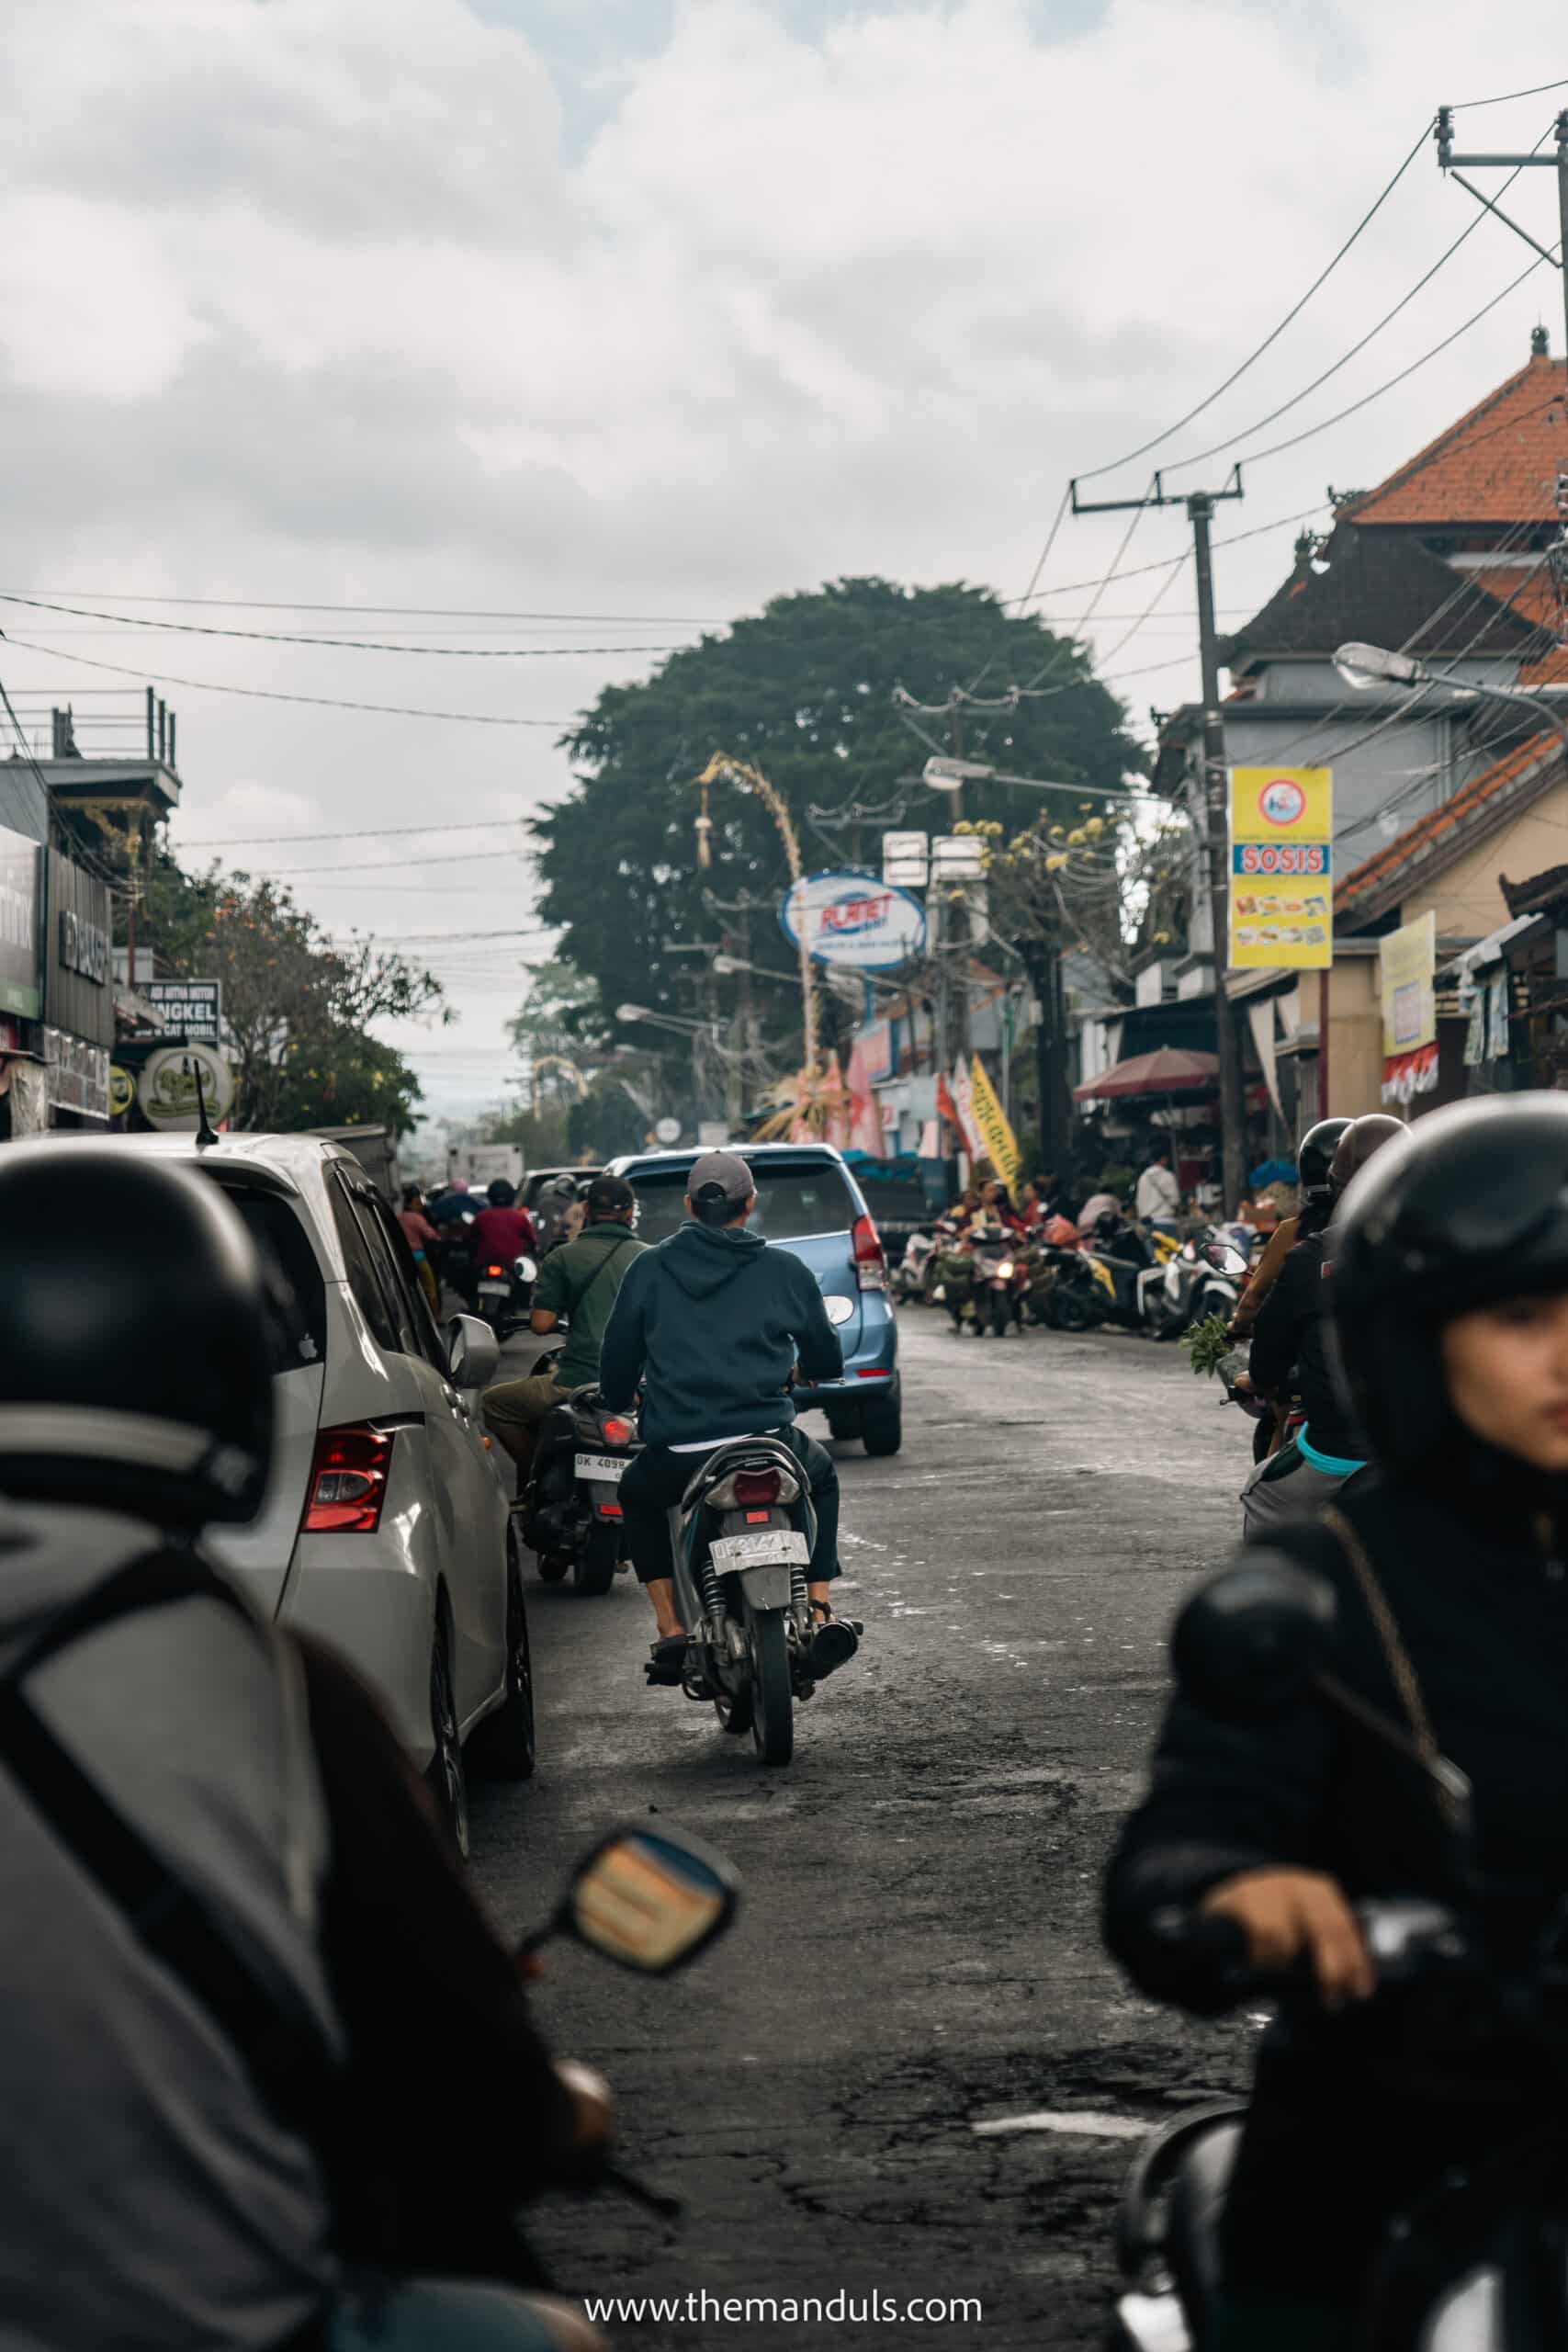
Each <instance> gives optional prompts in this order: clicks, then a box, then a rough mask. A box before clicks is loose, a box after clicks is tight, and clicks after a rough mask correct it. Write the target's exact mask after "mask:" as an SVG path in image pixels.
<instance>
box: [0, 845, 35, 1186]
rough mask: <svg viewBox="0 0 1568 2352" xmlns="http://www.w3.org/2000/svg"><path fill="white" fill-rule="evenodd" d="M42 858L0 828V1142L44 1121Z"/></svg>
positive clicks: (33, 1129) (32, 849) (31, 846)
mask: <svg viewBox="0 0 1568 2352" xmlns="http://www.w3.org/2000/svg"><path fill="white" fill-rule="evenodd" d="M43 858H44V853H43V851H42V850H41V849H40V848H39V844H38V842H35V841H30V840H29V839H28V836H27V834H25V833H14V832H11V831H8V830H6V829H5V828H3V827H0V1142H3V1141H5V1140H6V1138H7V1137H8V1136H13V1135H28V1134H31V1133H33V1132H34V1131H36V1130H37V1129H39V1128H41V1127H42V1126H43V1125H45V1122H46V1108H45V1101H44V1084H43V1075H44V1071H43V1035H42V1030H41V1026H40V1016H41V1014H42V1012H43V986H44V974H43V906H42V899H43Z"/></svg>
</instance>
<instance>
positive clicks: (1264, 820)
mask: <svg viewBox="0 0 1568 2352" xmlns="http://www.w3.org/2000/svg"><path fill="white" fill-rule="evenodd" d="M1230 832H1231V872H1230V962H1231V966H1232V967H1233V969H1235V968H1239V969H1241V970H1244V971H1245V970H1254V971H1256V970H1259V969H1264V970H1267V969H1269V968H1273V969H1277V970H1280V971H1295V972H1299V971H1314V970H1324V969H1326V967H1328V966H1329V965H1331V964H1332V963H1333V961H1334V876H1333V850H1332V847H1331V843H1332V840H1333V833H1334V777H1333V771H1332V770H1331V769H1329V768H1233V769H1232V770H1231V827H1230Z"/></svg>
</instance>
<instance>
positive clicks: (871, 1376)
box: [855, 1367, 893, 1380]
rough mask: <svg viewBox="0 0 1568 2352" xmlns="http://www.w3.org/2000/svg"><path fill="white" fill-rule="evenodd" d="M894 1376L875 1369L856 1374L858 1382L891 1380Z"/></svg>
mask: <svg viewBox="0 0 1568 2352" xmlns="http://www.w3.org/2000/svg"><path fill="white" fill-rule="evenodd" d="M892 1377H893V1374H891V1373H890V1372H883V1371H881V1370H879V1369H877V1368H875V1367H873V1368H872V1369H871V1370H869V1371H861V1372H857V1373H856V1374H855V1378H856V1379H857V1380H891V1379H892Z"/></svg>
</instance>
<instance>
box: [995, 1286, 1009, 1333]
mask: <svg viewBox="0 0 1568 2352" xmlns="http://www.w3.org/2000/svg"><path fill="white" fill-rule="evenodd" d="M1011 1321H1012V1301H1011V1299H1010V1297H1009V1296H1008V1295H1007V1293H1006V1291H1005V1290H998V1291H996V1292H994V1293H993V1294H992V1297H991V1337H992V1339H993V1340H1002V1339H1005V1338H1006V1337H1007V1328H1008V1325H1009V1324H1010V1322H1011Z"/></svg>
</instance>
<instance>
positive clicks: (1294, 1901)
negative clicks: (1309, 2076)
mask: <svg viewBox="0 0 1568 2352" xmlns="http://www.w3.org/2000/svg"><path fill="white" fill-rule="evenodd" d="M1201 1909H1202V1910H1203V1911H1204V1912H1206V1913H1208V1914H1210V1915H1211V1916H1213V1917H1220V1918H1226V1919H1234V1920H1235V1922H1236V1924H1237V1925H1238V1926H1239V1927H1240V1928H1241V1929H1242V1932H1243V1933H1244V1935H1245V1936H1246V1938H1247V1957H1248V1959H1249V1960H1250V1962H1251V1963H1252V1965H1253V1967H1254V1968H1256V1969H1258V1970H1259V1971H1260V1972H1264V1973H1268V1974H1269V1975H1275V1974H1283V1973H1284V1972H1285V1971H1286V1970H1288V1969H1289V1968H1291V1967H1292V1965H1293V1964H1294V1963H1295V1962H1299V1961H1304V1962H1307V1963H1308V1964H1309V1965H1310V1967H1311V1970H1312V1973H1313V1976H1314V1980H1315V1982H1316V1985H1317V1989H1318V1994H1319V1996H1320V1997H1321V1999H1322V2001H1323V2005H1324V2007H1325V2008H1327V2009H1338V2008H1342V2007H1344V2005H1345V2003H1346V2002H1347V2001H1364V2000H1367V1999H1368V1998H1370V1996H1371V1993H1372V1991H1373V1989H1374V1987H1375V1984H1376V1976H1375V1972H1374V1970H1373V1967H1372V1962H1371V1953H1370V1952H1369V1951H1368V1950H1367V1946H1366V1939H1365V1938H1364V1937H1363V1936H1362V1934H1361V1930H1360V1927H1359V1923H1358V1921H1357V1918H1356V1915H1355V1913H1354V1912H1353V1911H1352V1910H1351V1908H1350V1905H1349V1904H1348V1902H1347V1901H1346V1899H1345V1893H1344V1890H1343V1888H1342V1887H1341V1886H1340V1885H1339V1884H1338V1882H1337V1880H1335V1879H1332V1878H1328V1877H1326V1876H1325V1874H1324V1873H1323V1872H1322V1871H1301V1870H1285V1869H1279V1870H1276V1869H1268V1870H1256V1871H1241V1872H1240V1873H1239V1875H1238V1876H1236V1877H1235V1878H1228V1879H1225V1880H1224V1881H1223V1882H1222V1883H1221V1884H1220V1885H1218V1886H1215V1887H1212V1888H1211V1889H1210V1891H1209V1893H1208V1894H1206V1895H1205V1896H1204V1898H1203V1901H1202V1905H1201Z"/></svg>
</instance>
